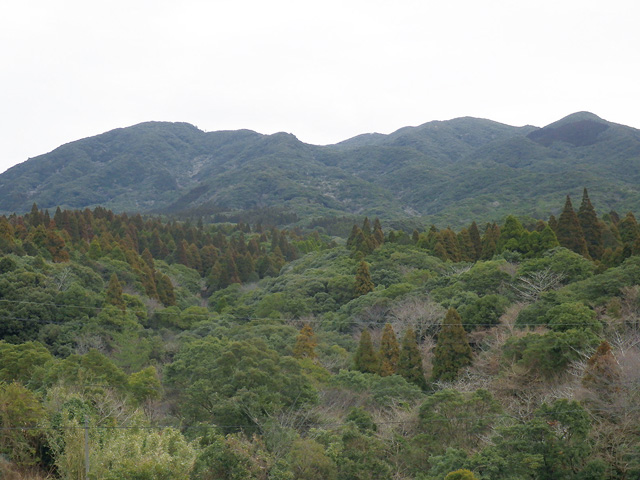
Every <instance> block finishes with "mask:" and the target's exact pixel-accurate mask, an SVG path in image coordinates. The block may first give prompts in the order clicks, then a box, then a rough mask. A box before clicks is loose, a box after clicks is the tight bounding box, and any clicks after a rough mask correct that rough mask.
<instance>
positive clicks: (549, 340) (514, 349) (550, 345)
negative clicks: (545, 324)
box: [504, 328, 599, 378]
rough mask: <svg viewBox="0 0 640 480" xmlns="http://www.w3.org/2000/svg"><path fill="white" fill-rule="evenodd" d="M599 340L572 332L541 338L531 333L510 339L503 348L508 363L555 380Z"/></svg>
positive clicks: (577, 330)
mask: <svg viewBox="0 0 640 480" xmlns="http://www.w3.org/2000/svg"><path fill="white" fill-rule="evenodd" d="M598 343H599V342H598V337H597V336H596V335H595V334H594V333H593V332H592V331H590V330H583V329H576V328H572V329H569V330H565V331H562V332H547V333H544V334H542V335H540V334H534V333H529V334H527V335H525V336H524V337H521V338H515V337H513V338H510V339H509V340H507V343H506V344H505V346H504V356H505V359H506V360H507V361H510V362H512V363H515V364H516V365H519V366H521V367H523V368H525V369H526V370H527V371H529V372H532V373H539V374H541V375H543V376H545V377H548V378H553V377H555V376H558V375H561V374H562V373H563V372H564V370H565V369H566V367H567V365H568V364H569V363H570V362H572V361H575V360H578V359H580V358H581V356H582V354H583V353H586V352H588V351H589V350H590V349H592V348H595V347H596V346H597V345H598Z"/></svg>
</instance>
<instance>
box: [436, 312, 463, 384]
mask: <svg viewBox="0 0 640 480" xmlns="http://www.w3.org/2000/svg"><path fill="white" fill-rule="evenodd" d="M471 353H472V352H471V347H470V346H469V342H468V341H467V333H466V332H465V330H464V328H463V327H462V320H461V319H460V315H459V314H458V311H457V310H456V309H455V308H453V307H451V308H450V309H449V311H448V312H447V315H446V316H445V317H444V320H443V322H442V328H441V329H440V332H439V333H438V343H437V344H436V348H435V351H434V356H433V372H432V376H433V379H434V380H444V381H451V380H455V378H456V377H457V376H458V372H459V370H460V369H461V368H464V367H466V366H468V365H470V364H471Z"/></svg>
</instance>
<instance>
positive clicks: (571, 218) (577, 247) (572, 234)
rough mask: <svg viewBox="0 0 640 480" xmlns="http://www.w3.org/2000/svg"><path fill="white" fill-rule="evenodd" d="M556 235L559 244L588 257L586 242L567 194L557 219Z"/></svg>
mask: <svg viewBox="0 0 640 480" xmlns="http://www.w3.org/2000/svg"><path fill="white" fill-rule="evenodd" d="M556 237H558V242H559V243H560V245H561V246H563V247H565V248H568V249H569V250H571V251H573V252H576V253H578V254H580V255H582V256H584V257H589V250H588V249H587V242H586V241H585V239H584V234H583V232H582V228H581V227H580V222H579V221H578V216H577V215H576V212H575V211H574V210H573V205H571V198H570V197H569V195H567V201H566V202H565V204H564V209H563V210H562V213H561V214H560V218H559V219H558V227H557V228H556Z"/></svg>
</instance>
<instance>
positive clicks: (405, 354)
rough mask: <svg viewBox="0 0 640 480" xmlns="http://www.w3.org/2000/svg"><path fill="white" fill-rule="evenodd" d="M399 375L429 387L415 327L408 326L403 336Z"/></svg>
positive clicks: (399, 357) (418, 384) (423, 386)
mask: <svg viewBox="0 0 640 480" xmlns="http://www.w3.org/2000/svg"><path fill="white" fill-rule="evenodd" d="M398 375H402V376H403V377H404V378H405V379H406V380H407V381H409V382H411V383H413V384H415V385H417V386H419V387H420V388H422V389H425V388H426V387H427V381H426V379H425V378H424V369H423V368H422V356H421V355H420V350H419V349H418V341H417V340H416V333H415V331H414V330H413V328H408V329H407V331H406V332H405V334H404V337H403V338H402V347H401V348H400V354H399V356H398Z"/></svg>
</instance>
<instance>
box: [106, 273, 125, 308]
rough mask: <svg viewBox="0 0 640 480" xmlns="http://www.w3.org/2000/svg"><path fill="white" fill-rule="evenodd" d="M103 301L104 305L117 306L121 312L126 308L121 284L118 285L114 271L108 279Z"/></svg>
mask: <svg viewBox="0 0 640 480" xmlns="http://www.w3.org/2000/svg"><path fill="white" fill-rule="evenodd" d="M104 303H105V305H113V306H114V307H118V308H119V309H120V310H122V311H123V312H124V311H125V310H126V308H127V306H126V305H125V303H124V299H123V298H122V285H120V281H119V280H118V276H117V275H116V274H115V273H113V274H112V275H111V278H110V279H109V284H108V285H107V291H106V293H105V299H104Z"/></svg>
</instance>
